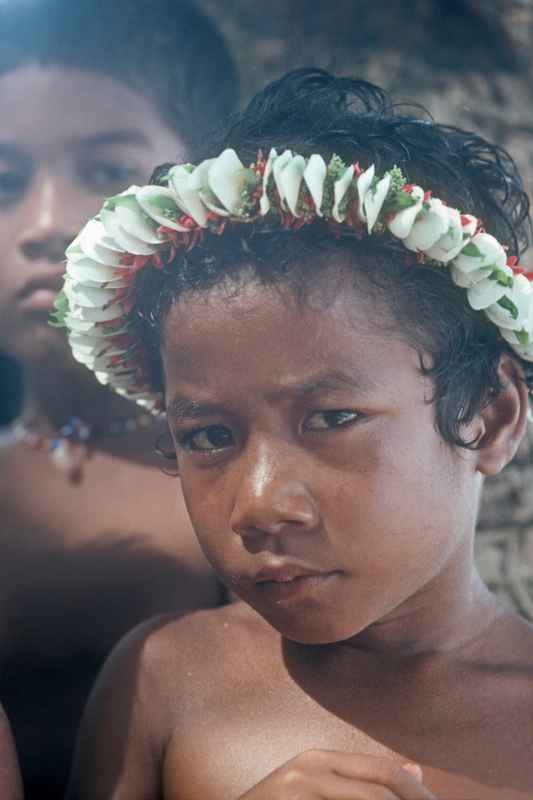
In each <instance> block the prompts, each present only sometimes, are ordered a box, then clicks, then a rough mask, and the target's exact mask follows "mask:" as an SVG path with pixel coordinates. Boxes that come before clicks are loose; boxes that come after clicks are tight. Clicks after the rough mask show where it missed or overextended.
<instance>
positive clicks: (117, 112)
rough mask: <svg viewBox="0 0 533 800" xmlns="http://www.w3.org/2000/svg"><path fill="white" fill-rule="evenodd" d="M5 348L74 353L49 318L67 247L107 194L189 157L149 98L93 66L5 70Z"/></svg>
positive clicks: (1, 98) (0, 222) (0, 328)
mask: <svg viewBox="0 0 533 800" xmlns="http://www.w3.org/2000/svg"><path fill="white" fill-rule="evenodd" d="M0 118H1V120H2V124H1V130H0V347H3V348H5V349H7V350H8V351H10V352H12V353H15V354H17V355H19V356H20V357H22V358H23V359H28V360H36V359H40V358H42V357H43V356H46V355H47V354H49V353H50V350H51V348H53V349H54V351H57V350H58V349H59V351H60V352H61V354H62V355H64V357H65V358H67V348H66V346H64V339H65V337H64V334H63V333H62V332H57V331H55V330H54V329H53V328H51V327H50V326H49V325H48V324H47V319H48V315H49V313H50V310H51V308H52V302H53V299H54V294H55V292H56V291H57V290H58V289H59V288H60V284H61V275H62V273H63V272H64V250H65V246H66V245H67V244H68V243H69V242H70V241H72V239H73V238H74V236H75V235H76V233H77V232H78V231H79V229H80V228H81V226H82V225H83V223H84V222H85V221H86V220H87V219H88V218H89V217H90V216H92V215H94V214H95V213H96V212H97V210H98V209H99V207H100V205H101V203H102V200H103V198H104V197H106V196H109V195H112V194H115V193H116V192H119V191H122V190H123V189H124V187H125V186H126V185H128V184H130V183H145V182H146V181H147V180H148V178H149V176H150V173H151V169H152V166H153V165H154V164H157V163H160V162H161V161H165V160H169V159H170V160H171V159H174V158H176V157H180V156H183V155H184V151H183V145H182V143H181V142H180V140H179V138H178V136H177V134H175V133H174V132H173V131H172V130H170V128H168V127H167V126H166V125H165V124H164V123H163V122H162V121H161V120H160V119H159V117H158V115H157V113H156V111H155V109H154V108H153V107H152V105H151V103H150V102H149V100H148V99H147V98H145V97H143V96H141V95H140V94H137V93H136V92H133V91H132V90H130V89H128V88H127V87H126V86H124V85H122V84H121V83H119V82H118V81H116V80H114V79H112V78H109V77H105V76H103V75H97V74H95V73H94V74H93V73H89V72H82V71H77V70H67V69H66V68H65V69H61V68H59V67H50V68H40V67H37V66H24V67H21V68H19V69H17V70H15V71H13V72H10V73H7V74H5V75H2V76H0Z"/></svg>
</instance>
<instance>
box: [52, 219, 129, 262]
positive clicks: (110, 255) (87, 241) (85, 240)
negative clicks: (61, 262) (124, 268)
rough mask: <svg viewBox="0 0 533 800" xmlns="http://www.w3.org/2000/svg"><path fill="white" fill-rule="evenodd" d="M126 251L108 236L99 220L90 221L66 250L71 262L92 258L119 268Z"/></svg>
mask: <svg viewBox="0 0 533 800" xmlns="http://www.w3.org/2000/svg"><path fill="white" fill-rule="evenodd" d="M123 255H124V251H123V250H122V249H121V248H119V246H118V245H117V244H116V242H115V241H114V240H113V239H112V238H111V237H110V236H108V235H107V232H106V229H105V228H104V226H103V224H102V223H101V222H100V220H98V219H90V220H89V222H88V223H87V224H86V225H85V226H84V227H83V228H82V229H81V231H80V233H79V234H78V236H77V237H76V238H75V239H74V241H73V242H72V244H70V245H69V246H68V247H67V249H66V256H67V258H68V259H69V260H70V261H80V260H81V259H82V258H90V259H92V261H97V262H98V263H100V264H105V265H107V266H119V265H120V261H121V258H122V256H123Z"/></svg>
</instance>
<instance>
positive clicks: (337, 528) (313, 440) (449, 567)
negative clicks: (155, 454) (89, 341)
mask: <svg viewBox="0 0 533 800" xmlns="http://www.w3.org/2000/svg"><path fill="white" fill-rule="evenodd" d="M332 283H333V284H335V283H336V285H337V289H338V281H335V277H334V279H333V281H332ZM330 285H331V284H330ZM320 293H321V299H317V298H318V295H319V292H318V291H317V292H315V294H314V296H313V297H311V298H310V300H309V301H304V302H303V304H300V305H298V304H297V302H296V301H295V300H294V298H293V295H292V293H291V292H290V291H289V290H282V291H281V293H279V292H275V291H271V290H268V289H265V288H262V287H260V286H257V285H256V284H254V283H249V284H248V285H247V286H246V287H245V288H244V289H242V290H240V291H239V292H237V293H235V292H234V293H233V294H232V293H231V291H230V292H227V293H225V292H224V290H223V289H216V290H214V291H212V292H211V293H210V294H209V295H207V296H200V297H199V296H194V295H193V296H187V297H185V298H183V299H182V300H180V301H179V302H178V303H177V304H176V305H175V306H174V307H173V308H172V309H171V311H170V313H169V316H168V318H167V321H166V324H165V330H164V336H165V347H164V353H163V362H164V369H165V375H166V391H167V405H168V412H169V424H170V426H171V430H172V433H173V436H174V439H175V442H176V449H177V456H178V465H179V470H180V475H181V482H182V486H183V491H184V495H185V498H186V501H187V505H188V508H189V511H190V514H191V518H192V521H193V524H194V526H195V529H196V532H197V535H198V537H199V540H200V543H201V545H202V547H203V549H204V551H205V553H206V555H207V557H208V558H209V560H210V561H211V562H212V564H213V566H214V568H215V570H216V571H217V572H218V573H219V574H220V575H221V576H222V578H223V579H224V580H225V581H226V582H228V583H229V584H230V585H231V587H232V588H233V589H234V591H235V592H236V593H237V594H238V595H240V597H242V598H243V599H244V600H245V601H246V602H247V603H249V604H250V605H251V606H253V607H254V608H255V609H256V610H257V611H258V612H259V613H260V614H261V615H263V616H264V617H265V618H266V619H267V620H268V621H269V622H270V623H271V624H272V625H273V626H274V627H276V628H277V629H278V630H279V631H280V632H281V633H282V634H284V635H285V636H286V637H288V638H290V639H294V640H296V641H301V642H307V643H324V642H332V641H340V640H344V639H347V638H349V637H351V636H354V635H355V634H357V633H358V632H360V631H362V630H363V629H365V628H367V627H368V626H369V625H371V624H372V623H374V622H376V621H378V620H384V619H385V618H387V619H389V620H392V619H399V618H404V619H405V618H406V617H405V615H406V614H408V612H409V611H410V610H415V609H416V610H418V611H421V610H422V609H424V608H426V607H428V608H433V607H434V605H435V604H436V603H437V598H438V596H439V592H442V590H443V586H442V582H443V580H444V582H448V583H447V586H448V588H449V587H450V583H449V581H450V580H451V581H452V583H451V586H453V581H454V580H459V575H461V576H462V577H464V569H465V565H467V564H469V563H470V562H469V558H470V556H469V548H470V537H471V535H472V532H473V527H474V522H475V506H476V498H477V495H478V493H479V488H480V476H479V474H478V473H477V472H476V463H475V455H474V454H473V453H471V452H469V451H458V450H454V449H453V448H451V447H450V446H449V445H447V444H446V443H445V442H444V441H443V440H442V439H441V437H440V435H439V434H438V433H437V432H436V430H435V425H434V408H433V406H432V405H431V404H430V403H429V402H428V398H430V397H431V394H432V389H433V387H432V385H431V383H430V381H429V379H427V378H425V377H423V376H422V375H421V373H420V369H419V360H418V356H417V354H416V353H415V352H414V351H413V349H412V348H411V347H409V346H408V345H407V344H406V343H405V342H404V341H402V340H401V338H400V336H399V334H395V333H394V331H391V321H390V319H389V320H387V319H385V320H384V322H385V323H386V326H384V327H387V330H388V332H385V331H384V330H380V327H379V324H378V325H376V319H378V320H379V319H382V320H383V314H384V311H383V309H382V308H381V309H380V308H377V307H376V304H375V302H374V301H373V300H372V298H371V297H369V296H365V295H364V294H363V293H362V292H361V291H357V292H355V291H354V289H353V288H352V287H351V285H350V284H349V283H348V281H345V284H344V286H343V287H342V289H341V290H340V291H337V290H336V291H335V292H333V291H331V292H329V295H328V293H327V292H326V291H324V289H323V287H321V288H320ZM377 315H381V317H380V316H377ZM298 576H300V577H298ZM302 576H303V577H302ZM444 576H446V577H444ZM292 578H296V579H295V580H289V579H292ZM461 580H462V578H461ZM439 585H440V588H439ZM432 604H433V605H432ZM416 616H417V614H414V617H416Z"/></svg>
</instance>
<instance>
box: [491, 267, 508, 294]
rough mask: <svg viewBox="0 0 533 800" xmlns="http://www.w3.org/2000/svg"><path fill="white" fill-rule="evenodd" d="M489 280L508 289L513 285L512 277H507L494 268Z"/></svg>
mask: <svg viewBox="0 0 533 800" xmlns="http://www.w3.org/2000/svg"><path fill="white" fill-rule="evenodd" d="M489 266H490V265H489ZM489 280H491V281H497V282H498V283H499V284H500V286H505V287H506V288H508V289H510V288H511V287H512V285H513V276H512V275H507V273H505V272H504V271H503V270H502V269H498V267H495V268H494V269H493V270H492V272H491V273H490V275H489Z"/></svg>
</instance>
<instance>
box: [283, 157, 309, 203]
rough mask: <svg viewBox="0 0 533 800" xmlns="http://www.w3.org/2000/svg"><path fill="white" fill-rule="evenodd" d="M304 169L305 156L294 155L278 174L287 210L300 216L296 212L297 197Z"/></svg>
mask: <svg viewBox="0 0 533 800" xmlns="http://www.w3.org/2000/svg"><path fill="white" fill-rule="evenodd" d="M304 170H305V158H304V157H303V156H294V158H292V159H291V160H290V161H289V163H288V164H287V166H286V167H285V169H284V170H282V172H281V174H280V176H279V185H280V187H281V192H282V196H283V197H284V198H285V201H286V203H287V206H288V207H289V211H290V212H291V214H293V215H294V216H295V217H299V216H300V214H298V198H299V196H300V187H301V185H302V179H303V175H304Z"/></svg>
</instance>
